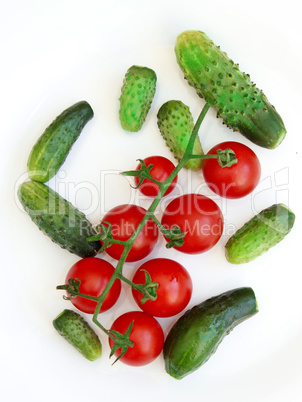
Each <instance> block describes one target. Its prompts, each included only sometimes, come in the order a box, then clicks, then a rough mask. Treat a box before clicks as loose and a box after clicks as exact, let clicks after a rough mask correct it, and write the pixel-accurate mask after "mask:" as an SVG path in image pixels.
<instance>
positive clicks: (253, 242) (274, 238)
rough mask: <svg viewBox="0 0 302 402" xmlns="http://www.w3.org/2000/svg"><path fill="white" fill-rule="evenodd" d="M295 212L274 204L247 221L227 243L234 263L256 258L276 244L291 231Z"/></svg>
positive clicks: (227, 252)
mask: <svg viewBox="0 0 302 402" xmlns="http://www.w3.org/2000/svg"><path fill="white" fill-rule="evenodd" d="M294 222H295V214H294V213H293V212H292V211H291V210H290V209H289V208H287V207H286V206H285V205H283V204H274V205H272V206H270V207H269V208H266V209H264V210H263V211H261V212H260V213H259V214H258V215H256V216H254V217H253V218H252V219H251V220H249V221H248V222H246V223H245V225H243V227H242V228H240V229H239V230H237V232H236V233H235V234H234V235H233V236H232V237H231V238H230V239H229V240H228V242H227V243H226V245H225V253H226V258H227V260H228V261H229V262H231V263H232V264H243V263H247V262H249V261H252V260H254V259H255V258H257V257H259V256H260V255H261V254H263V253H265V252H266V251H268V250H269V249H270V248H271V247H273V246H275V245H276V244H277V243H279V242H280V241H281V240H283V239H284V237H285V236H286V235H287V234H288V233H289V232H290V231H291V229H292V227H293V225H294Z"/></svg>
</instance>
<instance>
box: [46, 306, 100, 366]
mask: <svg viewBox="0 0 302 402" xmlns="http://www.w3.org/2000/svg"><path fill="white" fill-rule="evenodd" d="M53 326H54V327H55V329H56V330H57V331H58V332H59V334H60V335H62V336H63V337H64V338H65V339H66V340H67V341H68V342H69V343H70V344H71V345H73V346H74V347H75V348H76V349H77V350H78V351H79V352H80V353H81V354H82V355H83V356H84V357H86V359H88V360H90V361H94V360H96V359H98V358H99V357H101V355H102V344H101V342H100V340H99V338H98V336H97V334H96V333H95V332H94V331H93V329H92V328H91V327H90V326H89V325H88V323H87V322H86V321H85V320H84V319H83V317H82V316H80V315H79V314H77V313H76V312H74V311H72V310H64V311H63V312H62V313H61V314H59V315H58V316H57V317H56V318H55V319H54V320H53Z"/></svg>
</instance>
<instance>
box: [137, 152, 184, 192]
mask: <svg viewBox="0 0 302 402" xmlns="http://www.w3.org/2000/svg"><path fill="white" fill-rule="evenodd" d="M143 161H144V163H145V164H146V167H149V166H150V165H153V167H152V168H151V169H150V172H149V173H150V174H151V176H152V177H153V178H154V179H155V180H157V181H159V182H164V181H165V180H166V179H167V178H168V177H169V176H170V174H171V173H172V172H173V170H174V169H175V166H174V164H173V163H172V162H171V161H170V160H169V159H167V158H165V157H163V156H149V157H148V158H145V159H144V160H143ZM140 169H141V164H140V163H139V164H138V166H137V167H136V170H140ZM139 181H140V178H139V177H134V182H135V185H136V186H137V185H138V184H139ZM176 183H177V176H176V177H175V178H174V180H173V181H172V183H171V184H170V186H169V187H168V189H167V191H166V192H165V195H167V194H170V193H171V191H173V189H174V187H175V186H176ZM138 189H139V191H140V192H141V193H142V194H144V195H146V196H148V197H156V196H157V194H158V192H159V186H158V184H156V183H154V182H153V181H151V180H150V179H144V181H143V182H142V184H141V185H140V186H139V188H138Z"/></svg>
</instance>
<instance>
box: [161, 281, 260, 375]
mask: <svg viewBox="0 0 302 402" xmlns="http://www.w3.org/2000/svg"><path fill="white" fill-rule="evenodd" d="M257 311H258V307H257V301H256V298H255V294H254V291H253V290H252V289H251V288H238V289H234V290H231V291H228V292H225V293H223V294H221V295H219V296H215V297H212V298H210V299H208V300H206V301H204V302H202V303H200V304H198V305H197V306H195V307H193V308H192V309H191V310H188V311H187V312H186V313H185V314H184V315H182V316H181V317H180V318H179V319H178V321H176V323H175V324H174V326H173V327H172V329H171V330H170V332H169V333H168V336H167V338H166V341H165V344H164V360H165V368H166V371H167V373H168V374H170V375H171V376H172V377H174V378H176V379H178V380H180V379H182V378H183V377H185V376H186V375H188V374H191V373H192V372H193V371H195V370H197V369H198V368H199V367H200V366H201V365H202V364H204V363H205V362H206V361H207V360H208V359H209V358H210V357H211V356H212V355H213V353H214V352H215V351H216V349H217V347H218V345H219V344H220V343H221V341H222V340H223V338H224V337H225V336H226V335H227V334H229V332H230V331H231V330H232V329H233V328H234V327H235V326H236V325H238V324H240V323H241V322H242V321H244V320H245V319H247V318H249V317H251V316H252V315H254V314H255V313H257Z"/></svg>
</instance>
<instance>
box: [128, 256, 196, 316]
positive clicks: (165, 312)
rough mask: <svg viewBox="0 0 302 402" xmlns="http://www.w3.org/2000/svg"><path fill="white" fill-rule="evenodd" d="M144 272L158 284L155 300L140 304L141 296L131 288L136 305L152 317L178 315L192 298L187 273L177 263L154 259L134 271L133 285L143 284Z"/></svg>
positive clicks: (189, 279)
mask: <svg viewBox="0 0 302 402" xmlns="http://www.w3.org/2000/svg"><path fill="white" fill-rule="evenodd" d="M144 270H145V271H147V272H149V274H150V276H151V279H152V282H157V283H158V284H159V286H158V288H157V291H156V293H157V298H156V300H147V301H146V302H145V303H143V304H142V303H141V302H140V301H141V299H142V297H143V294H142V293H141V292H139V291H138V290H135V289H134V288H132V294H133V297H134V300H135V301H136V303H137V305H138V306H139V307H140V308H141V309H142V310H143V311H144V312H145V313H148V314H150V315H153V316H154V317H172V316H174V315H176V314H179V313H180V312H181V311H183V310H184V308H185V307H186V306H187V305H188V303H189V301H190V299H191V296H192V289H193V285H192V279H191V277H190V275H189V273H188V271H187V270H186V269H185V268H184V267H183V266H182V265H181V264H179V263H178V262H176V261H173V260H170V259H168V258H155V259H152V260H149V261H146V262H145V263H144V264H143V265H141V267H140V268H139V269H138V270H137V271H136V273H135V274H134V277H133V279H132V282H133V283H136V284H144V283H145V282H146V280H145V272H144Z"/></svg>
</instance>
